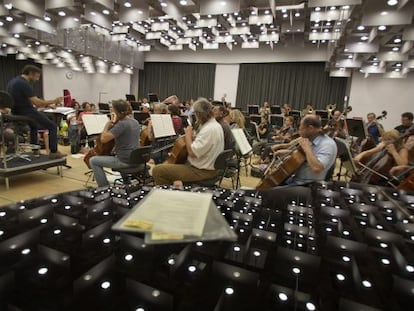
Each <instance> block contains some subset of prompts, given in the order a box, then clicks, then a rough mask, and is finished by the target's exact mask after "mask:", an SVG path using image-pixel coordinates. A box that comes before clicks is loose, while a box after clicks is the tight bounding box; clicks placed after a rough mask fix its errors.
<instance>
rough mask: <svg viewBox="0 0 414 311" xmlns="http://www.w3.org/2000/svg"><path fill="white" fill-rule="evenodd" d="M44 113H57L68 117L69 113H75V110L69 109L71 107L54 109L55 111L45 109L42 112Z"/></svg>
mask: <svg viewBox="0 0 414 311" xmlns="http://www.w3.org/2000/svg"><path fill="white" fill-rule="evenodd" d="M43 111H44V112H49V113H59V114H63V115H68V114H69V113H72V112H75V109H73V108H71V107H56V108H55V109H51V108H49V109H45V110H43Z"/></svg>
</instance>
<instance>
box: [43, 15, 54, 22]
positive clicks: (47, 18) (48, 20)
mask: <svg viewBox="0 0 414 311" xmlns="http://www.w3.org/2000/svg"><path fill="white" fill-rule="evenodd" d="M43 19H44V20H45V21H46V22H50V21H51V20H52V19H51V18H50V17H49V16H45V17H43Z"/></svg>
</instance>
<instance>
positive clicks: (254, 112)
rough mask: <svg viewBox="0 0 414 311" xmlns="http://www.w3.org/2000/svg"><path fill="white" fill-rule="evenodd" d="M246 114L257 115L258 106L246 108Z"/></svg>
mask: <svg viewBox="0 0 414 311" xmlns="http://www.w3.org/2000/svg"><path fill="white" fill-rule="evenodd" d="M247 113H248V114H249V115H251V114H259V106H258V105H248V106H247Z"/></svg>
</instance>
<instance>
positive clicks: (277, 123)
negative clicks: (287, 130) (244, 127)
mask: <svg viewBox="0 0 414 311" xmlns="http://www.w3.org/2000/svg"><path fill="white" fill-rule="evenodd" d="M270 124H271V125H272V127H273V128H277V129H279V128H281V127H282V126H283V116H281V115H277V114H271V115H270Z"/></svg>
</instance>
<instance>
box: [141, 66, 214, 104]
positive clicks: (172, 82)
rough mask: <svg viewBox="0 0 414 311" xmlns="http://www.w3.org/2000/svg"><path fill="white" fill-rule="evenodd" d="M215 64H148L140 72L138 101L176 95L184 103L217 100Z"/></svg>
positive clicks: (161, 98)
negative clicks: (198, 100) (194, 100)
mask: <svg viewBox="0 0 414 311" xmlns="http://www.w3.org/2000/svg"><path fill="white" fill-rule="evenodd" d="M215 73H216V65H215V64H187V63H145V64H144V70H140V72H139V89H138V92H139V97H140V98H143V97H147V94H148V93H156V94H158V96H159V98H160V100H163V99H164V98H166V97H168V96H169V95H172V94H175V95H177V96H178V98H179V99H180V100H181V101H186V100H189V99H197V98H198V97H206V98H212V97H213V96H214V78H215Z"/></svg>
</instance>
